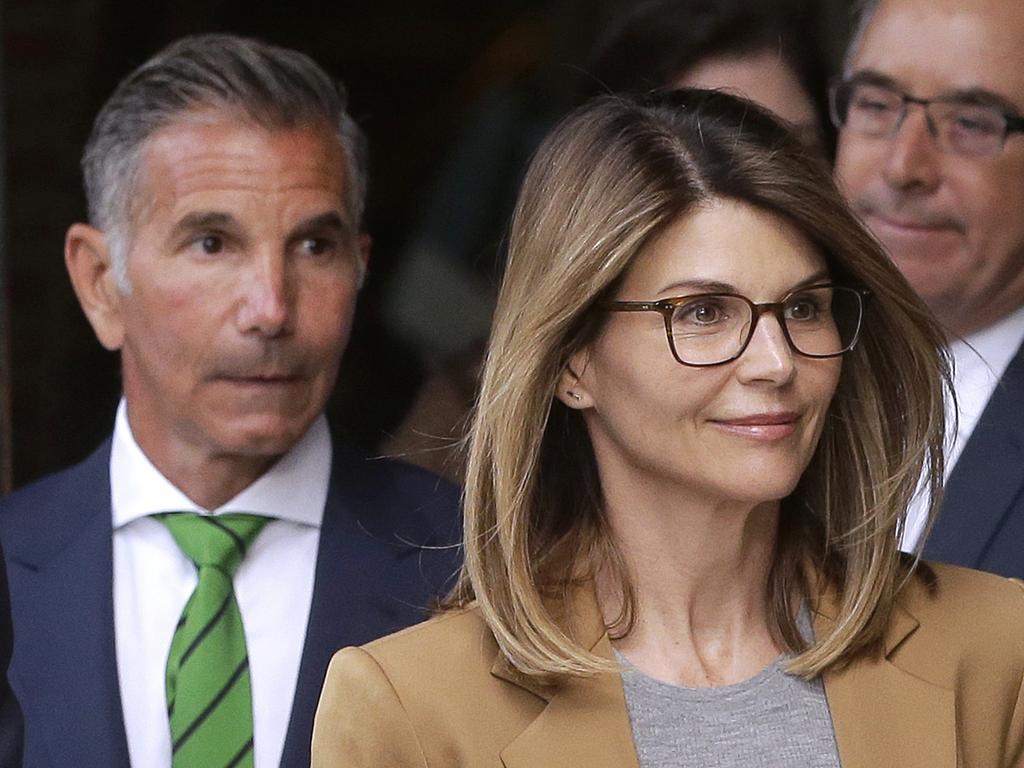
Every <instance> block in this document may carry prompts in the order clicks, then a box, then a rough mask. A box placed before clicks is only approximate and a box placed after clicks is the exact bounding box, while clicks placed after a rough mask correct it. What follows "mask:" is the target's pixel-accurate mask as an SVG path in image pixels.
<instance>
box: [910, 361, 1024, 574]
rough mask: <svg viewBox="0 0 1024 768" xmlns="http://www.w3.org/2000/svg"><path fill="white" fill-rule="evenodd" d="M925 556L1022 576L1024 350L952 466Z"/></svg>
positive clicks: (1013, 363)
mask: <svg viewBox="0 0 1024 768" xmlns="http://www.w3.org/2000/svg"><path fill="white" fill-rule="evenodd" d="M924 556H925V557H926V558H927V559H929V560H938V561H941V562H946V563H954V564H956V565H965V566H968V567H969V568H977V569H979V570H983V571H991V572H992V573H998V574H1002V575H1003V576H1013V577H1015V578H1018V579H1021V578H1024V346H1022V347H1021V348H1020V349H1018V350H1017V354H1016V355H1014V357H1013V359H1012V360H1011V361H1010V365H1009V366H1008V367H1007V369H1006V372H1005V373H1004V374H1003V377H1002V379H1000V381H999V384H998V385H997V386H996V389H995V392H994V393H993V394H992V397H991V398H990V399H989V401H988V404H987V405H986V406H985V410H984V411H983V412H982V414H981V419H980V420H979V421H978V425H977V426H976V427H975V428H974V431H973V432H972V433H971V436H970V439H968V441H967V444H966V445H965V446H964V450H963V453H961V454H960V458H959V460H958V461H957V463H956V466H954V467H953V471H952V473H951V474H950V476H949V480H948V482H947V483H946V492H945V497H944V499H943V502H942V509H941V512H940V513H939V519H938V522H937V523H936V525H935V528H934V529H933V530H932V534H931V536H930V537H929V539H928V542H927V544H926V545H925V549H924Z"/></svg>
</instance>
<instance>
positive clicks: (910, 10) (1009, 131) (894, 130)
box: [831, 0, 1024, 577]
mask: <svg viewBox="0 0 1024 768" xmlns="http://www.w3.org/2000/svg"><path fill="white" fill-rule="evenodd" d="M1022 51H1024V7H1022V6H1021V4H1020V0H875V1H874V2H871V1H869V2H867V3H866V4H865V5H864V7H863V8H862V9H861V17H860V22H859V25H858V28H857V31H856V33H855V35H854V38H853V40H852V43H851V47H850V50H849V52H848V55H847V61H846V65H845V71H844V74H843V79H842V80H841V81H840V82H838V83H836V84H835V85H834V86H833V89H832V94H831V95H832V116H833V119H834V120H835V122H836V125H837V126H838V127H839V129H840V132H839V146H838V152H837V157H836V174H837V177H838V180H839V183H840V185H841V186H842V187H843V189H844V190H845V192H846V194H847V196H848V197H849V200H850V202H851V204H852V205H853V206H854V207H855V208H856V210H857V211H858V212H859V213H860V214H861V216H862V217H863V219H864V221H865V223H866V224H867V226H868V227H869V228H871V229H872V230H873V232H874V233H875V235H876V236H877V237H878V238H879V239H880V240H881V241H882V243H883V244H884V245H885V246H886V248H887V249H888V250H889V253H890V254H891V255H892V258H893V259H894V261H895V262H896V264H897V265H898V266H899V267H900V269H901V270H902V271H903V274H904V275H905V276H906V277H907V279H908V280H909V281H910V283H911V285H913V287H914V288H915V289H916V290H917V292H918V293H919V294H920V295H921V297H922V298H923V299H924V300H925V301H926V302H927V303H928V305H929V306H930V307H931V309H932V310H933V311H934V312H935V314H936V316H937V317H938V318H939V320H940V322H941V323H942V324H943V326H944V327H945V329H946V331H947V333H948V337H949V344H950V351H951V353H952V355H953V358H954V360H955V366H956V368H955V385H954V386H955V392H956V400H957V405H958V413H957V414H956V415H957V416H958V419H956V420H954V419H951V423H950V434H949V440H948V444H949V446H950V450H949V453H948V458H947V468H946V472H947V474H946V477H947V483H946V490H945V496H944V500H943V506H942V512H941V514H940V516H939V520H938V523H937V524H936V526H935V528H934V530H933V531H932V532H931V535H930V536H929V537H928V540H927V544H926V545H925V547H924V554H925V556H926V557H928V558H931V559H935V560H941V561H946V562H952V563H958V564H962V565H967V566H971V567H974V568H981V569H984V570H990V571H993V572H996V573H1001V574H1005V575H1009V576H1016V577H1022V576H1024V348H1022V342H1024V117H1022V114H1024V66H1022V64H1024V58H1022V54H1021V52H1022ZM951 411H952V409H951ZM952 415H953V414H952V412H951V416H952ZM927 503H928V500H927V499H926V498H922V497H921V496H920V495H919V498H918V499H917V501H916V504H915V506H914V508H913V509H912V510H911V515H910V518H909V520H908V525H907V530H906V531H905V535H904V540H903V545H904V548H905V549H907V550H912V549H914V548H915V547H916V546H918V544H919V543H920V542H921V541H922V537H923V534H924V532H925V531H924V529H925V527H926V525H925V523H926V515H925V510H926V508H927Z"/></svg>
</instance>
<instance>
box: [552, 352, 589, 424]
mask: <svg viewBox="0 0 1024 768" xmlns="http://www.w3.org/2000/svg"><path fill="white" fill-rule="evenodd" d="M589 361H590V350H589V348H586V347H584V348H583V349H581V350H578V351H577V352H574V353H573V354H572V355H571V356H570V357H569V362H567V363H566V364H565V368H563V369H562V374H561V376H559V378H558V388H557V389H556V390H555V397H557V398H558V399H559V400H561V401H562V402H563V403H564V404H565V405H567V406H568V407H569V408H573V409H575V410H577V411H580V410H584V409H586V408H592V407H593V405H594V400H593V398H592V397H591V396H590V392H589V390H588V389H587V387H586V385H585V384H584V383H583V374H584V372H585V371H586V370H587V363H588V362H589Z"/></svg>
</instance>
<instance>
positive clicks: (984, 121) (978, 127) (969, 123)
mask: <svg viewBox="0 0 1024 768" xmlns="http://www.w3.org/2000/svg"><path fill="white" fill-rule="evenodd" d="M953 122H954V125H955V126H956V130H958V131H961V132H963V133H976V134H989V133H999V132H1000V131H1001V130H1002V120H1001V117H1000V116H999V115H997V114H993V113H992V112H991V111H990V110H984V109H972V108H969V107H968V108H962V109H960V110H958V111H956V112H954V113H953Z"/></svg>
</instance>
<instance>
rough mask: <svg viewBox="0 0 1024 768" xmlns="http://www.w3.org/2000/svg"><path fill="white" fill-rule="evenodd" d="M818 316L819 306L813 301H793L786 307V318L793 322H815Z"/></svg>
mask: <svg viewBox="0 0 1024 768" xmlns="http://www.w3.org/2000/svg"><path fill="white" fill-rule="evenodd" d="M817 316H818V306H817V305H816V304H815V303H814V302H813V301H807V300H799V301H792V302H790V303H789V304H788V305H787V306H786V317H788V318H789V319H791V320H813V319H815V318H816V317H817Z"/></svg>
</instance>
